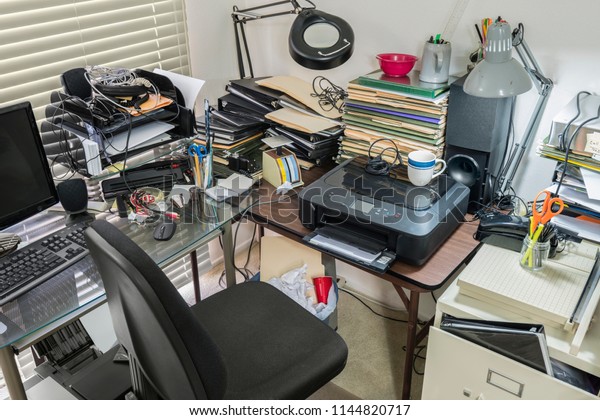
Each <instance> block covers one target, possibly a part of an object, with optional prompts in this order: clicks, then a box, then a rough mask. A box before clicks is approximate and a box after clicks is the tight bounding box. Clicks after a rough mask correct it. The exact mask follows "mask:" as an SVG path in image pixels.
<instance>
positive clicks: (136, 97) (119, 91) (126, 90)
mask: <svg viewBox="0 0 600 420" xmlns="http://www.w3.org/2000/svg"><path fill="white" fill-rule="evenodd" d="M95 87H96V89H98V91H99V92H100V93H101V94H102V95H104V96H106V97H107V98H108V99H109V100H111V101H113V102H116V103H118V104H119V105H121V106H124V107H128V108H129V107H133V108H135V109H139V108H140V106H141V105H142V104H143V103H144V102H146V101H147V100H148V99H149V98H150V93H149V92H148V88H147V87H145V86H139V85H130V86H113V85H102V84H97V85H95ZM126 98H131V99H126Z"/></svg>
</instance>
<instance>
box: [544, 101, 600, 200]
mask: <svg viewBox="0 0 600 420" xmlns="http://www.w3.org/2000/svg"><path fill="white" fill-rule="evenodd" d="M582 94H587V95H590V93H589V92H586V91H582V92H579V93H578V94H577V115H576V116H575V117H574V118H573V119H571V121H569V123H568V124H567V126H566V127H565V129H564V130H563V133H562V134H561V137H562V138H561V139H560V140H561V141H564V136H565V135H566V134H567V132H568V130H569V128H570V125H571V124H572V123H573V122H574V121H575V120H576V119H577V118H578V117H579V115H580V114H581V109H580V106H581V104H580V97H581V95H582ZM597 119H600V106H598V110H597V112H596V116H594V117H591V118H588V119H587V120H585V121H583V122H582V123H581V124H579V126H578V127H577V128H576V129H575V131H573V134H571V137H570V138H569V143H567V145H566V148H565V151H564V152H565V164H564V166H563V170H562V172H561V175H560V179H559V180H558V184H557V185H556V191H555V192H554V195H555V196H558V195H559V192H560V188H561V187H562V184H563V181H564V178H565V175H566V173H567V166H568V165H569V153H570V152H571V145H572V144H573V141H574V140H575V138H577V135H578V134H579V131H580V130H581V129H582V128H583V127H585V126H586V125H587V124H589V123H590V122H592V121H595V120H597Z"/></svg>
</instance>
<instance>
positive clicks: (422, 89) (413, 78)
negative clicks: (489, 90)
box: [358, 70, 458, 98]
mask: <svg viewBox="0 0 600 420" xmlns="http://www.w3.org/2000/svg"><path fill="white" fill-rule="evenodd" d="M457 79H458V77H457V76H450V77H449V79H448V81H447V82H446V83H426V82H422V81H420V80H419V72H418V71H417V70H414V71H412V72H410V73H409V74H407V75H406V76H404V77H391V76H387V75H385V74H384V73H383V72H382V71H381V70H376V71H373V72H371V73H369V74H366V75H364V76H359V78H358V83H359V84H360V85H363V86H370V87H373V88H379V89H387V90H390V91H394V92H398V93H410V94H412V95H417V96H422V97H424V98H435V97H436V96H438V95H439V94H441V93H443V92H445V91H447V90H448V89H450V85H451V84H452V83H453V82H454V81H455V80H457Z"/></svg>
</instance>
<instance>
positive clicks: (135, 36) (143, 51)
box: [0, 0, 190, 120]
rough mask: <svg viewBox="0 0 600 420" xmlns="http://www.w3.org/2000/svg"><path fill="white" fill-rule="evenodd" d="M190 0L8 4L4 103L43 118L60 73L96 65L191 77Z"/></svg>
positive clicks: (1, 22)
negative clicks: (25, 106) (26, 104)
mask: <svg viewBox="0 0 600 420" xmlns="http://www.w3.org/2000/svg"><path fill="white" fill-rule="evenodd" d="M184 3H185V2H184V0H126V1H123V0H53V1H47V0H27V1H23V0H0V106H4V105H9V104H13V103H17V102H22V101H30V102H31V103H32V106H33V108H34V112H35V113H36V118H37V119H38V120H40V119H42V118H43V113H44V108H45V106H46V105H48V103H49V102H50V93H51V92H52V91H54V90H58V89H60V87H61V84H60V77H59V76H60V75H61V74H62V73H63V72H64V71H66V70H69V69H72V68H76V67H85V66H88V65H104V66H110V67H125V68H129V69H136V68H142V69H145V70H152V69H154V68H157V67H158V68H162V69H164V70H170V71H174V72H177V73H181V74H186V75H189V74H190V66H189V61H188V46H187V32H186V24H185V4H184Z"/></svg>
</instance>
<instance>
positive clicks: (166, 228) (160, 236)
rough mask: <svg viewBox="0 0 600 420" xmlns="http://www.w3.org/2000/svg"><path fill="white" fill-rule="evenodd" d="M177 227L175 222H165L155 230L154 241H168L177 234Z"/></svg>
mask: <svg viewBox="0 0 600 420" xmlns="http://www.w3.org/2000/svg"><path fill="white" fill-rule="evenodd" d="M176 229H177V225H176V224H175V223H173V222H163V223H161V224H159V225H158V226H156V228H155V229H154V239H156V240H157V241H168V240H169V239H171V238H172V237H173V235H174V234H175V230H176Z"/></svg>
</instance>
